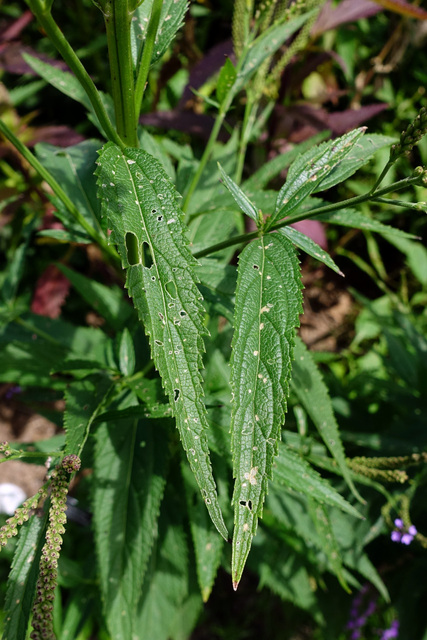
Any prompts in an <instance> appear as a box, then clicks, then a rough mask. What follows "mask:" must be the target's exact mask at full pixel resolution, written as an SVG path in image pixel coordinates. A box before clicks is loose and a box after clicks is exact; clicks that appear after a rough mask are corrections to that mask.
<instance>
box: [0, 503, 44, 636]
mask: <svg viewBox="0 0 427 640" xmlns="http://www.w3.org/2000/svg"><path fill="white" fill-rule="evenodd" d="M47 516H48V511H47V510H45V512H44V515H43V516H42V517H41V518H39V517H38V516H36V515H35V516H33V517H32V518H31V519H30V521H29V522H28V523H26V524H25V525H24V526H23V527H22V529H21V531H20V533H19V539H18V544H17V545H16V550H15V555H14V557H13V562H12V568H11V571H10V575H9V580H8V588H7V594H6V604H5V611H7V614H8V615H7V616H6V618H5V621H4V630H3V636H2V640H11V639H12V638H26V637H27V630H28V622H29V619H30V616H31V611H32V607H33V601H34V594H35V591H36V584H37V579H38V574H39V561H40V557H41V552H42V547H43V545H44V543H45V537H44V533H45V529H46V525H47Z"/></svg>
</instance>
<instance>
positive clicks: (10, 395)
mask: <svg viewBox="0 0 427 640" xmlns="http://www.w3.org/2000/svg"><path fill="white" fill-rule="evenodd" d="M21 391H22V389H21V387H20V386H19V385H14V386H13V387H10V388H9V389H8V390H7V391H6V393H5V394H4V397H5V398H6V400H10V399H11V398H13V396H14V395H15V394H17V393H21Z"/></svg>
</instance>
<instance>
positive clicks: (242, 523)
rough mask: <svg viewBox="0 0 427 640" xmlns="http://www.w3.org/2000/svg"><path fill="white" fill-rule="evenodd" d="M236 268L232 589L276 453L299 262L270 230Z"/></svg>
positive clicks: (290, 355)
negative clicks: (269, 234) (234, 479)
mask: <svg viewBox="0 0 427 640" xmlns="http://www.w3.org/2000/svg"><path fill="white" fill-rule="evenodd" d="M238 273H239V277H238V282H237V293H236V309H235V334H234V337H233V344H232V346H233V354H232V370H231V388H232V390H233V393H234V400H233V412H232V419H231V433H232V450H233V474H234V477H235V478H236V481H235V488H234V496H233V504H234V536H233V560H232V579H233V585H234V588H235V589H236V588H237V585H238V583H239V580H240V577H241V575H242V572H243V568H244V564H245V561H246V558H247V556H248V553H249V550H250V547H251V542H252V538H253V536H254V535H255V532H256V528H257V522H258V518H259V517H260V516H261V515H262V507H263V502H264V499H265V495H266V493H267V485H268V478H271V471H272V464H273V458H274V456H275V455H277V450H278V442H279V439H280V431H281V427H282V424H283V420H284V416H285V411H286V398H287V395H288V393H289V378H290V373H291V362H292V358H293V345H294V329H295V327H296V326H297V325H298V316H299V314H300V312H301V310H302V305H301V280H300V269H299V264H298V260H297V257H296V253H295V249H294V248H293V246H292V244H291V243H290V242H289V240H287V238H285V237H284V236H282V235H279V234H274V235H271V236H268V237H262V238H259V239H257V240H254V241H253V242H252V243H251V244H249V245H248V246H247V247H246V248H245V249H244V250H243V251H242V253H241V255H240V259H239V269H238Z"/></svg>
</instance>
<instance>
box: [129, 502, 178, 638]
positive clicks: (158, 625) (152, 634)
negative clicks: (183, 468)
mask: <svg viewBox="0 0 427 640" xmlns="http://www.w3.org/2000/svg"><path fill="white" fill-rule="evenodd" d="M177 498H178V495H177V494H172V495H170V494H169V495H168V494H167V495H166V496H165V501H164V503H163V506H162V513H161V516H160V520H159V536H158V539H157V540H156V544H155V546H154V548H153V551H152V554H151V558H150V562H149V567H148V571H147V574H146V577H145V582H144V586H143V593H142V598H141V602H140V606H139V610H138V614H137V618H136V622H135V635H134V636H133V638H135V640H148V638H150V639H151V638H152V639H153V640H169V638H170V637H171V635H173V632H174V629H173V624H174V618H175V616H176V615H177V614H178V612H179V609H180V608H181V606H182V604H183V603H184V601H185V598H186V596H187V592H188V547H187V542H186V537H185V533H184V529H183V526H182V516H181V514H179V513H177V511H178V509H177V505H176V502H177ZM127 640H129V639H127Z"/></svg>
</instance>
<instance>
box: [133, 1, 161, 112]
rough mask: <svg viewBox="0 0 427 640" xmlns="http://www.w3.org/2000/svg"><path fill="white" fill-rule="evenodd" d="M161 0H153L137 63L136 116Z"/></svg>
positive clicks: (151, 51) (138, 110)
mask: <svg viewBox="0 0 427 640" xmlns="http://www.w3.org/2000/svg"><path fill="white" fill-rule="evenodd" d="M162 4H163V3H162V0H154V2H153V6H152V9H151V16H150V22H149V24H148V28H147V35H146V38H145V43H144V48H143V52H142V59H141V63H140V65H139V70H138V78H137V80H136V84H135V112H136V114H137V117H139V113H140V111H141V105H142V98H143V96H144V91H145V85H146V83H147V78H148V72H149V70H150V64H151V58H152V55H153V49H154V44H155V41H156V36H157V29H158V27H159V22H160V15H161V13H162Z"/></svg>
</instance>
